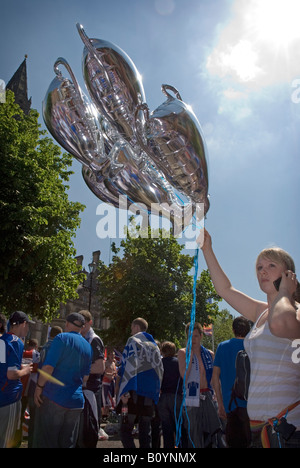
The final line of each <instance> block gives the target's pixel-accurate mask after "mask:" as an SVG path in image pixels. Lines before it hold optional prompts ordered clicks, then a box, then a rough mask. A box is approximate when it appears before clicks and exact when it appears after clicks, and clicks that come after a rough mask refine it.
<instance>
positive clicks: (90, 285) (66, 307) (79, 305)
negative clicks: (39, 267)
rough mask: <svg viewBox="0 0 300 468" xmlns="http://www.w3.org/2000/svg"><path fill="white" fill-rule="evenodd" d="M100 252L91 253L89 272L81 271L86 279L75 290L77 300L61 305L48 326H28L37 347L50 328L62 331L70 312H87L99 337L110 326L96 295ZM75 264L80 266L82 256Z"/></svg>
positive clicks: (39, 323)
mask: <svg viewBox="0 0 300 468" xmlns="http://www.w3.org/2000/svg"><path fill="white" fill-rule="evenodd" d="M100 254H101V252H100V250H97V251H96V252H93V260H92V262H91V263H90V264H89V271H86V270H85V268H84V269H83V270H82V271H83V272H84V273H85V274H86V279H85V280H84V281H83V282H82V283H81V284H80V285H79V287H78V289H77V293H78V298H76V299H70V300H69V301H67V303H66V304H61V306H60V309H59V311H58V317H57V318H55V319H54V320H52V322H51V323H49V324H44V323H42V322H39V321H37V322H35V324H31V325H30V338H35V339H37V340H38V343H39V345H43V344H44V343H45V342H46V341H47V336H48V332H49V329H50V327H53V326H55V325H58V326H60V327H61V328H62V329H64V326H65V319H66V317H67V316H68V315H69V314H71V313H72V312H80V310H83V309H84V310H89V311H90V312H91V315H92V317H93V329H94V330H95V332H96V333H97V334H99V335H100V336H101V330H106V329H107V328H109V326H110V322H109V319H107V318H104V317H102V311H101V301H100V298H99V295H98V281H97V269H96V268H97V263H98V261H99V260H100ZM76 259H77V264H78V265H81V266H82V263H83V255H80V256H78V257H76Z"/></svg>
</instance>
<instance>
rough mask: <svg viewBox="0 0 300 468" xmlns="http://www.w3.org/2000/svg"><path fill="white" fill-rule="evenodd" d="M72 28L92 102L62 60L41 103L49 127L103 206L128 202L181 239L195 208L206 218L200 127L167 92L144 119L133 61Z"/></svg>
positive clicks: (145, 109) (145, 112) (195, 214)
mask: <svg viewBox="0 0 300 468" xmlns="http://www.w3.org/2000/svg"><path fill="white" fill-rule="evenodd" d="M77 28H78V31H79V34H80V36H81V38H82V40H83V42H84V44H85V47H84V51H83V59H82V66H83V76H84V81H85V84H86V87H87V90H88V92H89V94H90V97H91V101H92V102H90V101H89V100H88V98H87V97H86V96H85V95H84V93H83V92H82V90H81V89H80V87H79V85H78V83H77V80H76V78H75V76H74V74H73V72H72V70H71V67H70V66H69V64H68V63H67V61H66V60H65V59H63V58H59V59H58V60H57V61H56V62H55V64H54V71H55V74H56V77H55V78H54V80H53V81H52V83H51V84H50V86H49V89H48V91H47V93H46V96H45V99H44V101H43V117H44V120H45V123H46V126H47V127H48V129H49V131H50V133H51V134H52V135H53V136H54V138H55V139H56V140H57V141H58V143H59V144H60V145H61V146H62V147H63V148H64V149H66V150H67V151H68V152H69V153H71V154H72V155H73V156H74V157H75V158H76V159H78V160H79V161H80V162H81V163H82V165H83V168H82V174H83V178H84V180H85V182H86V184H87V186H88V187H89V188H90V190H91V191H92V192H93V193H94V194H95V195H96V196H97V197H98V198H99V199H100V200H102V201H104V202H105V203H110V204H112V205H113V206H115V207H117V208H119V207H120V197H121V196H122V197H124V196H126V201H127V208H129V209H132V210H133V208H134V212H136V211H137V210H139V211H140V212H143V211H145V212H146V213H148V214H149V213H151V214H158V215H162V216H166V217H168V218H169V219H170V220H171V222H172V223H173V226H174V234H175V235H179V234H180V233H181V231H182V230H183V229H184V228H186V227H187V226H188V224H189V223H190V221H191V219H192V218H195V217H196V218H198V219H199V218H201V217H203V211H201V210H200V211H199V210H198V206H197V204H198V203H204V205H205V212H206V211H207V210H208V198H207V188H208V182H207V181H208V176H207V166H206V158H205V147H204V139H203V138H202V136H201V131H200V126H199V124H198V122H197V119H196V118H195V117H194V116H193V114H192V113H191V111H189V110H188V108H187V106H186V105H185V104H184V103H183V102H182V100H181V98H180V96H179V93H178V92H177V91H176V90H175V88H172V87H170V86H167V85H164V86H163V91H164V93H165V94H166V95H167V97H168V99H167V101H166V102H165V103H163V104H162V105H161V106H160V107H159V108H158V109H156V111H154V112H153V113H152V114H151V115H149V109H148V106H147V104H146V103H145V94H144V90H143V85H142V82H141V79H140V75H139V73H138V71H137V69H136V67H135V65H134V64H133V62H132V61H131V59H130V58H129V57H128V56H127V55H126V54H125V52H123V51H122V50H121V49H120V48H118V47H117V46H115V45H114V44H111V43H109V42H107V41H102V40H100V39H89V38H88V37H87V35H86V34H85V32H84V30H83V28H82V26H80V25H79V24H78V25H77ZM60 65H63V66H64V67H65V68H66V70H67V71H68V72H69V75H70V77H71V80H69V79H67V78H65V77H64V76H63V75H62V73H61V72H60V70H59V68H58V67H59V66H60ZM167 89H171V90H172V91H174V92H175V94H176V96H177V97H176V99H175V98H173V97H172V96H170V94H169V93H168V92H167ZM183 198H185V202H184V201H183V200H182V199H183ZM199 213H200V214H199ZM198 219H197V220H198Z"/></svg>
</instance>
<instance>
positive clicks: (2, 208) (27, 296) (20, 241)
mask: <svg viewBox="0 0 300 468" xmlns="http://www.w3.org/2000/svg"><path fill="white" fill-rule="evenodd" d="M39 127H40V125H39V124H38V113H37V111H35V110H31V111H30V114H29V115H28V116H27V115H24V113H23V112H22V110H21V109H20V107H19V106H18V105H17V104H15V103H14V95H13V93H12V92H10V91H8V92H7V99H6V103H3V104H1V105H0V158H1V165H0V177H1V186H0V213H1V246H0V249H1V250H0V251H1V260H2V261H1V266H0V307H1V309H2V311H4V312H5V313H6V314H9V313H10V312H12V311H14V310H16V309H21V310H23V311H25V312H27V313H28V314H30V315H31V316H35V317H36V318H38V319H41V320H43V321H46V320H50V319H51V318H52V317H53V316H54V315H55V312H56V311H57V310H58V308H59V305H60V303H61V302H66V301H67V299H69V298H72V297H75V296H76V289H77V286H78V284H79V282H80V281H81V280H82V278H81V277H80V275H76V274H74V273H76V272H77V271H78V268H77V265H76V260H75V258H74V256H75V254H76V252H75V249H74V244H73V242H72V237H73V236H74V235H75V231H76V229H77V228H78V227H79V225H80V217H79V213H80V212H81V211H82V210H83V209H84V206H83V205H81V204H80V203H74V202H70V201H69V200H68V195H67V189H68V186H67V185H66V183H67V182H68V180H69V176H70V174H71V173H72V172H70V170H69V167H70V166H71V161H72V159H71V156H70V155H68V154H66V153H64V154H62V155H61V151H60V148H59V147H58V146H57V145H55V144H54V143H53V141H52V139H50V138H49V137H47V136H45V133H46V132H44V131H41V130H40V128H39Z"/></svg>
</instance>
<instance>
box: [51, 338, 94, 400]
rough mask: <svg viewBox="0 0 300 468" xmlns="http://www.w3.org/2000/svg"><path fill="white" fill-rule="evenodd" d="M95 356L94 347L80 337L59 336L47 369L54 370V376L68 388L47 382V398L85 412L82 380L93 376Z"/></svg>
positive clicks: (53, 345)
mask: <svg viewBox="0 0 300 468" xmlns="http://www.w3.org/2000/svg"><path fill="white" fill-rule="evenodd" d="M92 356H93V353H92V347H91V345H90V344H89V343H88V342H87V341H86V340H85V339H84V338H83V336H81V335H80V334H79V333H76V332H68V333H60V334H59V335H57V336H56V337H55V338H54V340H53V342H52V344H51V346H50V348H49V351H48V353H47V356H46V359H45V361H44V363H43V365H44V366H52V367H54V371H53V373H52V376H53V377H55V378H56V379H58V380H59V381H60V382H62V383H64V386H63V387H62V386H60V385H57V384H54V383H52V382H47V383H46V384H45V388H44V390H43V395H45V396H46V397H47V398H49V400H51V401H54V402H55V403H56V404H58V405H60V406H62V407H64V408H69V409H72V408H83V406H84V397H83V392H82V379H83V377H84V376H85V375H89V373H90V369H91V363H92Z"/></svg>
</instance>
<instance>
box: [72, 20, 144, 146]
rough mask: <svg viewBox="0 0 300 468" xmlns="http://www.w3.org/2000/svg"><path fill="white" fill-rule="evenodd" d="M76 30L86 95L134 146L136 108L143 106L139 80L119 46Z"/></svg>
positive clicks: (142, 94) (130, 61) (80, 29)
mask: <svg viewBox="0 0 300 468" xmlns="http://www.w3.org/2000/svg"><path fill="white" fill-rule="evenodd" d="M77 29H78V32H79V34H80V37H81V39H82V41H83V43H84V45H85V47H84V50H83V56H82V71H83V76H84V80H85V84H86V87H87V89H88V92H89V94H90V96H91V98H92V99H93V102H94V104H95V105H96V107H97V108H98V110H99V112H100V113H101V114H103V115H105V116H106V118H107V119H108V120H109V121H110V123H111V124H112V125H113V126H114V127H115V128H116V129H117V131H118V132H119V133H120V135H121V136H122V137H124V138H125V139H126V140H127V141H130V142H131V143H133V145H134V144H135V141H134V132H133V129H134V118H135V117H134V116H135V112H136V108H137V106H138V105H139V104H142V103H143V102H145V93H144V88H143V84H142V80H141V76H140V74H139V72H138V70H137V68H136V67H135V65H134V63H133V62H132V60H131V59H130V57H128V55H127V54H126V53H125V52H124V51H123V50H122V49H120V48H119V47H118V46H116V45H115V44H112V43H111V42H108V41H104V40H102V39H90V38H89V37H88V36H87V35H86V33H85V31H84V29H83V27H82V26H81V25H80V24H77ZM138 150H139V149H138Z"/></svg>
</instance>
